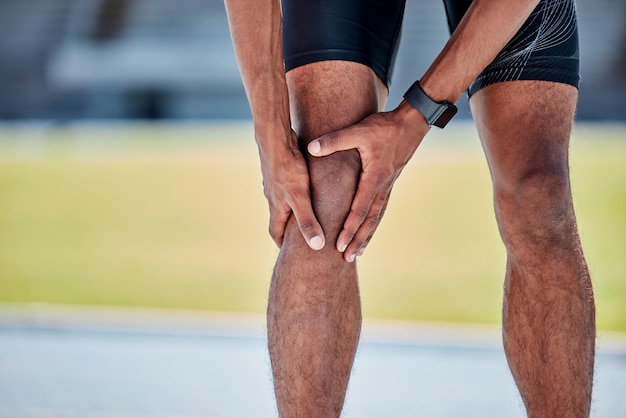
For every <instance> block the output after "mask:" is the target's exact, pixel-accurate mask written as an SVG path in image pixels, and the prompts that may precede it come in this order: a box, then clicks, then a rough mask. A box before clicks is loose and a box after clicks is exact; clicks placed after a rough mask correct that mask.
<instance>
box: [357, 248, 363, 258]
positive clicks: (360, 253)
mask: <svg viewBox="0 0 626 418" xmlns="http://www.w3.org/2000/svg"><path fill="white" fill-rule="evenodd" d="M364 252H365V247H363V248H359V251H357V254H359V256H361V255H363V253H364Z"/></svg>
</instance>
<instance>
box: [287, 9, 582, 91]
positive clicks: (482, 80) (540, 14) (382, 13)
mask: <svg viewBox="0 0 626 418" xmlns="http://www.w3.org/2000/svg"><path fill="white" fill-rule="evenodd" d="M471 1H472V0H444V5H445V9H446V15H447V18H448V27H449V30H450V32H453V31H454V30H455V29H456V27H457V26H458V24H459V22H460V21H461V18H462V17H463V15H464V14H465V12H466V11H467V9H468V8H469V6H470V4H471ZM404 5H405V0H307V1H302V0H283V1H282V7H283V47H284V56H285V69H286V71H289V70H291V69H293V68H296V67H299V66H302V65H306V64H310V63H313V62H317V61H328V60H344V61H354V62H359V63H361V64H364V65H367V66H368V67H370V68H371V69H372V70H373V71H374V72H375V73H376V74H377V75H378V77H379V78H380V79H381V80H382V81H383V82H384V83H385V84H386V85H387V86H388V85H389V83H390V81H391V73H392V69H393V64H394V59H395V55H396V51H397V49H398V43H399V39H400V30H401V26H402V18H403V15H404ZM579 79H580V77H579V75H578V29H577V19H576V5H575V0H541V1H540V3H539V5H538V6H537V7H536V9H535V10H534V11H533V12H532V14H531V15H530V17H529V18H528V20H527V21H526V22H525V23H524V25H523V26H522V28H521V29H520V30H519V32H518V33H517V34H516V35H515V36H514V37H513V38H512V39H511V40H510V42H509V43H508V44H507V45H506V46H505V47H504V49H503V50H502V51H501V52H500V53H499V54H498V56H497V57H496V58H495V60H494V61H493V62H492V63H491V64H489V65H488V66H487V68H485V70H484V71H483V72H482V73H481V74H480V75H479V76H478V77H477V78H476V80H475V81H474V82H473V83H472V84H471V85H470V86H469V89H468V92H469V95H470V96H471V95H472V94H474V93H475V92H476V91H478V90H480V89H481V88H483V87H485V86H488V85H490V84H494V83H497V82H501V81H514V80H545V81H555V82H560V83H565V84H570V85H572V86H574V87H578V82H579Z"/></svg>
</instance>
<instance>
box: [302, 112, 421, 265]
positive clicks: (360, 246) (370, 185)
mask: <svg viewBox="0 0 626 418" xmlns="http://www.w3.org/2000/svg"><path fill="white" fill-rule="evenodd" d="M429 129H430V127H429V126H428V125H427V124H426V121H425V120H424V118H423V116H422V115H421V114H420V113H419V112H417V111H416V110H415V109H413V108H412V107H411V106H410V105H409V104H408V103H406V102H402V104H401V105H400V106H399V107H398V108H397V109H396V110H394V111H392V112H384V113H375V114H373V115H371V116H368V117H367V118H365V119H363V120H362V121H361V122H359V123H357V124H355V125H352V126H350V127H348V128H345V129H342V130H339V131H335V132H331V133H329V134H326V135H324V136H321V137H319V138H317V139H316V140H314V141H312V142H311V143H310V144H309V146H308V148H307V149H308V151H309V153H310V154H311V155H313V156H315V157H323V156H326V155H329V154H332V153H334V152H337V151H344V150H349V149H357V150H358V151H359V154H360V155H361V165H362V169H361V176H360V178H359V184H358V186H357V191H356V194H355V196H354V200H353V202H352V207H351V209H350V213H349V214H348V217H347V218H346V221H345V223H344V226H343V230H342V231H341V233H340V234H339V237H338V238H337V249H338V250H339V251H340V252H342V253H344V258H345V260H346V261H349V262H352V261H354V259H355V257H356V256H357V255H362V254H363V252H364V251H365V247H366V246H367V244H368V243H369V241H370V239H371V238H372V235H373V234H374V232H375V231H376V228H377V227H378V224H379V223H380V220H381V219H382V217H383V214H384V212H385V209H386V207H387V203H388V201H389V195H390V194H391V189H392V187H393V184H394V182H395V181H396V179H397V178H398V176H399V175H400V172H401V171H402V169H403V168H404V166H405V165H406V164H407V163H408V162H409V159H410V158H411V156H412V155H413V153H414V152H415V150H416V149H417V147H418V146H419V144H420V143H421V141H422V139H423V138H424V136H425V135H426V133H427V132H428V130H429Z"/></svg>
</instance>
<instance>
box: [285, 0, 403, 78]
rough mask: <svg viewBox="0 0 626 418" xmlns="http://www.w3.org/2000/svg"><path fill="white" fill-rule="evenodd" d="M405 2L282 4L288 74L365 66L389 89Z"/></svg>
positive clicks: (310, 1) (327, 0)
mask: <svg viewBox="0 0 626 418" xmlns="http://www.w3.org/2000/svg"><path fill="white" fill-rule="evenodd" d="M404 4H405V1H404V0H348V1H345V0H304V1H303V0H283V2H282V7H283V47H284V55H285V69H286V70H287V71H289V70H291V69H293V68H295V67H299V66H301V65H306V64H310V63H312V62H316V61H326V60H346V61H355V62H359V63H361V64H364V65H367V66H369V67H370V68H372V69H373V70H374V72H375V73H376V75H378V77H379V78H380V79H381V80H382V81H383V82H385V84H387V85H389V83H390V81H391V80H390V79H391V72H392V68H393V63H394V58H395V54H396V51H397V46H398V41H399V38H400V30H401V26H402V16H403V14H404Z"/></svg>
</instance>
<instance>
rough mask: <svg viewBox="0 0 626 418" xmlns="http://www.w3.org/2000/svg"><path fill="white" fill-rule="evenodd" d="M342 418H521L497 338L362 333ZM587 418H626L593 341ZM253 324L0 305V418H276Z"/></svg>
mask: <svg viewBox="0 0 626 418" xmlns="http://www.w3.org/2000/svg"><path fill="white" fill-rule="evenodd" d="M363 333H364V336H363V340H362V343H361V346H360V348H359V353H358V356H357V360H356V364H355V368H354V373H353V377H352V380H351V386H350V390H349V393H348V399H347V402H346V408H345V414H344V416H345V417H360V418H368V417H398V418H401V417H416V416H420V417H428V418H431V417H455V418H456V417H499V418H509V417H511V418H513V417H520V418H521V417H523V412H522V409H521V407H520V400H519V397H518V395H517V394H516V391H515V387H514V385H513V381H512V379H511V377H510V376H509V374H508V370H507V367H506V362H505V359H504V355H503V352H502V349H501V348H500V344H499V337H498V332H497V330H494V329H493V328H482V327H463V328H458V327H453V326H448V325H437V326H435V325H429V324H399V323H375V322H372V321H368V322H366V324H365V328H364V332H363ZM599 345H600V352H599V355H598V361H597V377H596V380H597V383H596V386H595V395H594V396H595V402H594V412H593V415H592V416H593V417H596V418H624V417H626V401H625V400H624V394H626V340H625V339H624V338H623V337H620V338H617V337H611V336H602V338H601V339H600V342H599ZM274 416H276V413H275V409H274V401H273V395H272V389H271V380H270V370H269V361H268V357H267V354H266V350H265V341H264V332H263V321H262V319H261V318H259V317H247V316H220V315H215V314H210V315H209V314H189V313H180V312H163V311H158V312H157V311H133V310H108V309H105V310H94V309H88V310H83V309H81V310H75V309H67V308H58V307H57V308H53V307H43V308H41V307H34V308H33V307H31V308H29V309H26V310H25V309H23V308H15V307H11V306H4V307H0V417H2V418H22V417H33V418H51V417H55V418H56V417H61V418H65V417H68V418H74V417H76V418H79V417H80V418H89V417H94V418H147V417H150V418H165V417H167V418H170V417H171V418H174V417H176V418H192V417H193V418H196V417H216V418H222V417H237V418H240V417H260V418H262V417H274Z"/></svg>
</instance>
